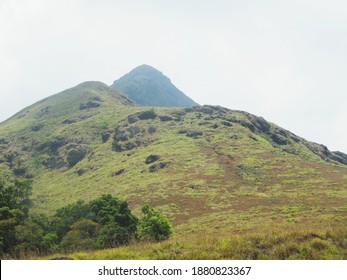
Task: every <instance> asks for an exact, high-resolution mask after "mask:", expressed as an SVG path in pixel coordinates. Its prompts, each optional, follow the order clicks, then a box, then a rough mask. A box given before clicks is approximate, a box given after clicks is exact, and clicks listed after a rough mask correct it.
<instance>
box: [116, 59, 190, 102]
mask: <svg viewBox="0 0 347 280" xmlns="http://www.w3.org/2000/svg"><path fill="white" fill-rule="evenodd" d="M111 87H113V88H114V89H116V90H119V91H121V92H123V93H125V94H126V95H127V96H129V98H130V99H132V100H134V101H135V102H136V103H137V104H138V105H141V106H156V107H192V106H195V105H197V103H195V102H194V101H193V100H192V99H190V98H189V97H188V96H186V95H185V94H184V93H183V92H182V91H180V90H179V89H177V88H176V87H175V86H174V85H173V84H172V83H171V81H170V79H169V78H168V77H166V76H165V75H163V73H161V72H160V71H158V70H156V69H155V68H153V67H151V66H149V65H141V66H139V67H136V68H135V69H133V70H132V71H130V72H129V73H128V74H126V75H124V76H123V77H121V78H120V79H119V80H117V81H114V83H113V84H112V86H111Z"/></svg>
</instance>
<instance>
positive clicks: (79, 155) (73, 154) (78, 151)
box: [67, 148, 87, 167]
mask: <svg viewBox="0 0 347 280" xmlns="http://www.w3.org/2000/svg"><path fill="white" fill-rule="evenodd" d="M86 153H87V151H86V150H85V149H82V148H75V149H71V150H70V151H69V152H68V154H67V162H68V163H69V166H70V167H71V166H74V165H76V164H77V163H78V162H80V161H81V160H82V159H83V158H84V156H85V155H86Z"/></svg>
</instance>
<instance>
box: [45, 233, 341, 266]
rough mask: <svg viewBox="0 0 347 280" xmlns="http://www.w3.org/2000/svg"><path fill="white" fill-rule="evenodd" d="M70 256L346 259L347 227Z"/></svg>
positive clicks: (191, 239)
mask: <svg viewBox="0 0 347 280" xmlns="http://www.w3.org/2000/svg"><path fill="white" fill-rule="evenodd" d="M55 256H57V255H55ZM55 256H49V257H47V258H46V259H49V258H52V257H55ZM69 257H71V258H74V259H78V260H100V259H103V260H107V259H108V260H113V259H126V260H135V259H136V260H139V259H152V260H164V259H170V260H171V259H172V260H185V259H187V260H189V259H217V260H220V259H251V260H258V259H265V260H277V259H279V260H281V259H295V260H308V259H313V260H317V259H321V260H346V259H347V229H346V228H338V229H326V230H317V231H315V230H298V231H295V230H288V231H271V230H269V231H267V232H262V233H258V232H255V233H248V234H231V235H226V234H224V235H221V236H215V235H206V236H199V237H198V236H196V235H192V236H186V237H174V238H172V239H171V240H168V241H165V242H161V243H139V242H133V244H130V245H129V246H123V247H119V248H114V249H106V250H97V251H89V252H87V251H85V252H75V253H71V254H69Z"/></svg>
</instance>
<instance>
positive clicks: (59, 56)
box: [0, 0, 347, 153]
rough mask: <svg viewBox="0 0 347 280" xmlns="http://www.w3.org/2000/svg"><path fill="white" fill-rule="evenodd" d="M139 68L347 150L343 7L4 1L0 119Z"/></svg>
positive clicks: (332, 1)
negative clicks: (145, 66) (144, 66)
mask: <svg viewBox="0 0 347 280" xmlns="http://www.w3.org/2000/svg"><path fill="white" fill-rule="evenodd" d="M141 64H149V65H152V66H153V67H155V68H157V69H158V70H160V71H162V72H163V73H164V74H165V75H167V76H168V77H169V78H171V80H172V82H173V83H174V84H175V85H176V86H177V87H178V88H179V89H181V90H182V91H183V92H185V93H186V94H187V95H188V96H190V97H191V98H193V99H194V100H195V101H196V102H198V103H200V104H217V105H222V106H224V107H227V108H230V109H240V110H245V111H248V112H250V113H253V114H256V115H259V116H263V117H264V118H266V119H267V120H269V121H271V122H274V123H276V124H278V125H280V126H282V127H284V128H286V129H288V130H290V131H292V132H294V133H296V134H298V135H299V136H302V137H304V138H306V139H308V140H311V141H314V142H318V143H323V144H325V145H326V146H328V148H329V149H332V150H340V151H343V152H345V153H347V126H346V124H345V123H346V120H347V108H346V107H347V106H346V105H347V77H346V74H347V1H345V0H329V1H327V0H324V1H323V0H315V1H312V0H287V1H286V0H283V1H278V0H276V1H275V0H273V1H270V0H259V1H257V0H237V1H236V0H224V1H223V0H213V1H212V0H211V1H204V0H199V1H198V0H175V1H165V0H161V1H159V0H146V1H135V0H124V1H122V0H118V1H117V0H57V1H56V0H50V1H46V0H0V121H4V120H5V119H7V118H8V117H10V116H11V115H13V114H15V113H16V112H18V111H19V110H21V109H23V108H24V107H25V106H28V105H31V104H32V103H34V102H36V101H38V100H40V99H42V98H44V97H47V96H49V95H52V94H54V93H57V92H60V91H63V90H65V89H67V88H69V87H73V86H75V85H77V84H79V83H81V82H83V81H87V80H97V81H102V82H104V83H106V84H111V83H112V82H113V81H114V80H116V79H118V78H119V77H120V76H122V75H123V74H125V73H127V72H129V71H130V70H131V69H132V68H134V67H136V66H138V65H141Z"/></svg>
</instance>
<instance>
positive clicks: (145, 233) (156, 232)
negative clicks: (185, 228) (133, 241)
mask: <svg viewBox="0 0 347 280" xmlns="http://www.w3.org/2000/svg"><path fill="white" fill-rule="evenodd" d="M142 213H143V217H142V218H141V219H140V222H139V227H138V237H139V238H140V239H142V240H153V241H156V242H159V241H163V240H166V239H168V238H169V237H170V235H171V234H172V225H171V224H170V222H169V220H168V219H167V218H166V217H165V216H164V215H163V214H162V213H161V212H160V211H158V210H156V209H153V208H152V207H150V206H148V205H145V206H143V207H142Z"/></svg>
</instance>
